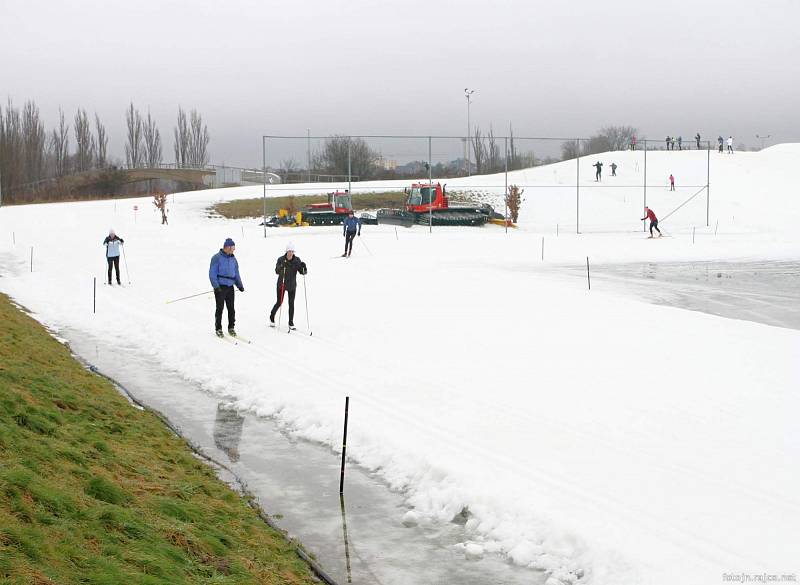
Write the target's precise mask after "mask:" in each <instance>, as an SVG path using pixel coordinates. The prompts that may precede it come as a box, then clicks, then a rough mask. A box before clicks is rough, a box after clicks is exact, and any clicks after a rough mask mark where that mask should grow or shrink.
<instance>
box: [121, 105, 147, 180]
mask: <svg viewBox="0 0 800 585" xmlns="http://www.w3.org/2000/svg"><path fill="white" fill-rule="evenodd" d="M125 123H126V125H127V127H128V134H127V142H126V143H125V162H126V164H127V165H128V168H131V169H137V168H139V167H141V166H142V163H143V162H144V148H143V141H142V116H141V114H140V113H139V110H137V109H135V108H134V107H133V103H131V105H130V106H129V107H128V109H127V110H125Z"/></svg>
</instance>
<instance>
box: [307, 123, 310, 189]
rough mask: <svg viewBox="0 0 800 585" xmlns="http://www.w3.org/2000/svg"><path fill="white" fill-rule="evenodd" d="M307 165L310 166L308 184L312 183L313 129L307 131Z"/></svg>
mask: <svg viewBox="0 0 800 585" xmlns="http://www.w3.org/2000/svg"><path fill="white" fill-rule="evenodd" d="M306 161H307V162H306V165H307V166H308V182H309V183H310V182H311V129H310V128H307V129H306Z"/></svg>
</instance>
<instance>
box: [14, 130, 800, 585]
mask: <svg viewBox="0 0 800 585" xmlns="http://www.w3.org/2000/svg"><path fill="white" fill-rule="evenodd" d="M712 155H716V153H712ZM636 156H641V153H609V154H604V155H596V156H592V157H587V158H585V159H583V160H582V161H581V172H582V182H585V184H582V185H581V192H582V195H581V197H582V207H581V216H582V217H584V218H585V221H586V223H585V224H584V225H583V228H582V231H584V232H585V233H584V235H582V236H580V237H578V236H576V235H575V234H574V233H572V234H570V233H569V232H568V229H567V228H568V226H569V222H573V223H572V229H573V231H574V215H575V213H574V212H575V209H574V204H575V202H574V193H572V194H567V193H565V190H564V189H557V188H556V189H547V188H539V189H530V190H529V191H526V193H525V197H526V201H525V203H524V204H523V208H522V216H521V221H520V228H519V229H518V230H510V231H509V233H508V234H505V233H504V230H503V229H502V228H496V227H494V226H487V227H485V228H482V229H476V228H457V229H451V228H435V229H434V232H433V234H429V233H428V232H427V228H421V227H417V228H412V229H410V230H406V229H403V230H400V231H399V232H398V235H397V236H396V235H395V230H394V228H393V227H385V226H378V227H372V226H365V227H364V231H363V234H364V235H363V236H362V237H364V238H365V239H369V244H368V245H369V249H370V251H371V252H372V254H371V255H370V254H369V253H367V251H366V248H365V246H363V245H361V244H360V243H359V241H358V239H357V241H356V244H355V247H354V256H353V258H351V259H350V260H349V261H348V262H336V258H332V257H331V256H332V252H333V251H338V250H340V248H341V246H342V243H343V240H342V238H341V237H340V232H339V231H338V229H336V228H305V229H302V230H288V229H273V230H269V231H268V232H267V237H266V238H264V236H263V231H262V229H261V228H258V227H257V226H255V225H254V223H255V222H254V221H252V220H248V221H228V220H223V219H219V218H208V217H206V214H205V212H204V210H205V208H206V207H207V206H208V205H210V204H211V203H213V202H216V201H217V200H219V199H220V198H224V199H233V198H239V197H247V196H250V197H252V196H260V195H261V187H257V188H249V187H243V188H235V189H225V190H216V191H204V192H196V193H188V194H178V195H177V196H176V197H175V203H174V204H172V205H171V206H170V207H171V213H170V225H169V226H164V227H162V226H160V225H158V217H157V216H156V214H155V213H153V214H152V216H151V215H150V214H147V213H140V214H139V216H138V218H137V220H136V223H134V217H133V214H132V212H131V210H130V207H132V205H133V204H134V203H138V204H140V205H141V206H142V208H143V209H145V208H147V205H146V203H145V204H143V201H145V200H141V199H140V200H122V201H118V202H117V203H118V205H117V206H116V208H118V211H117V213H114V209H115V206H114V203H113V202H108V201H106V202H87V203H70V204H51V205H36V206H24V207H12V208H3V209H2V210H0V228H2V229H1V230H0V234H4V235H5V234H9V233H10V232H11V230H14V231H15V236H16V246H12V245H11V237H10V235H9V237H8V238H5V239H6V240H7V242H0V269H2V278H0V290H3V291H4V292H7V293H9V294H11V295H12V296H13V297H14V298H15V299H16V300H17V301H18V302H20V303H22V304H24V305H25V306H27V307H28V308H30V309H31V310H33V311H34V313H35V316H36V317H37V318H38V319H40V320H41V321H42V322H44V323H46V324H48V325H50V326H52V327H54V328H55V329H56V330H57V329H58V328H60V327H72V328H75V329H77V330H80V331H85V332H86V333H89V334H92V335H98V336H103V337H105V338H106V339H111V340H113V342H114V343H115V344H117V345H118V347H119V359H125V354H126V353H127V352H128V351H132V352H145V353H148V354H150V355H152V356H154V357H157V358H158V359H159V360H160V361H162V362H163V363H164V365H165V366H166V367H168V368H170V369H172V370H174V371H176V372H178V373H180V374H181V375H183V376H184V377H185V378H186V379H188V380H190V381H192V382H194V383H197V384H200V385H202V386H203V387H204V388H206V389H207V390H208V391H211V392H214V393H216V394H219V395H220V396H224V397H229V398H230V399H231V400H232V401H233V402H235V404H236V405H237V406H238V407H240V408H244V409H249V410H252V411H253V412H255V413H257V414H260V415H263V416H270V417H274V418H275V419H276V420H278V421H279V422H280V423H281V424H282V425H285V428H287V429H288V430H290V431H291V432H292V433H294V434H296V435H297V436H301V437H303V438H306V439H310V440H314V441H318V442H320V443H322V444H325V445H329V446H330V447H331V448H332V449H333V450H335V451H338V450H339V449H340V443H341V434H340V433H341V422H342V421H341V417H342V409H343V402H344V396H345V395H349V396H350V397H351V420H350V434H349V437H348V456H349V457H351V458H352V459H353V460H354V461H356V462H358V463H359V464H360V465H362V466H364V467H366V468H368V469H371V470H373V471H375V472H376V473H378V474H379V475H380V476H381V477H383V478H384V479H385V481H386V482H387V483H388V484H389V485H390V486H391V487H393V488H395V489H398V490H403V491H404V493H405V494H406V497H407V501H408V504H409V506H412V507H413V508H414V511H415V513H416V514H418V515H419V517H420V518H421V519H422V521H424V522H449V521H450V520H451V519H452V518H453V517H454V516H455V515H457V514H458V513H459V512H461V510H462V509H464V508H467V509H468V510H469V519H468V521H467V529H468V531H469V533H470V534H471V536H472V538H471V540H470V541H468V542H466V543H464V544H465V545H466V546H464V550H465V551H467V550H469V551H471V552H470V554H474V553H475V551H476V550H481V551H485V552H488V553H500V554H504V555H506V556H507V557H508V558H509V559H511V560H512V561H513V562H515V563H517V564H520V565H523V566H530V567H533V568H537V569H543V570H546V571H547V572H548V574H549V575H551V576H552V577H553V578H557V579H559V580H561V581H562V582H563V583H568V582H576V581H578V579H577V577H576V575H578V574H580V573H583V574H584V577H583V578H581V579H579V581H580V582H584V583H591V584H597V585H600V584H612V583H613V584H614V585H619V584H625V583H642V582H647V583H654V584H662V583H663V584H667V583H674V582H675V578H676V576H680V580H681V582H682V583H698V584H699V583H708V582H713V581H716V580H718V579H719V578H720V573H722V572H735V571H742V570H745V571H747V572H752V573H756V572H762V571H767V572H770V571H772V572H776V571H778V572H780V571H782V572H792V571H795V572H797V571H798V569H800V567H798V566H797V564H796V563H797V555H796V552H797V549H796V543H797V542H800V528H799V527H800V496H798V494H800V477H798V473H797V470H796V466H795V465H794V463H793V462H795V461H796V460H797V456H798V455H800V436H799V435H798V431H797V422H796V413H797V412H798V407H800V398H798V396H797V392H796V388H797V387H798V386H799V385H800V384H798V383H799V382H800V375H799V374H798V368H797V365H796V364H797V363H798V357H800V332H798V331H793V330H788V329H780V328H775V327H769V326H765V325H759V324H755V323H749V322H744V321H737V320H733V319H723V318H718V317H713V316H709V315H705V314H702V313H695V312H690V311H683V310H679V309H674V308H670V307H662V306H654V305H649V304H645V303H642V302H638V301H636V300H634V299H630V298H627V297H626V296H625V295H620V294H618V293H614V292H613V291H604V290H602V287H599V288H600V290H597V288H598V287H595V289H596V290H592V291H591V292H587V291H586V290H585V283H581V282H580V281H579V280H578V279H576V278H574V276H573V275H564V274H561V273H559V271H558V269H554V268H553V266H558V265H577V266H580V265H581V264H584V263H585V257H586V256H587V255H589V256H590V257H591V259H592V261H593V262H604V263H615V262H616V263H621V262H634V261H646V262H675V261H681V260H704V259H720V258H729V259H744V258H762V259H767V260H769V259H775V260H778V259H784V258H789V259H796V258H798V257H800V237H799V236H798V235H797V234H796V233H794V232H792V231H791V229H790V228H791V226H792V225H793V224H794V225H796V223H797V220H798V219H800V206H799V205H798V204H797V203H796V201H795V199H794V194H793V191H792V189H791V187H790V186H791V185H792V183H791V176H790V175H791V172H793V169H794V166H793V165H796V162H797V161H798V160H800V147H798V146H797V145H781V146H778V147H773V148H770V149H767V150H766V151H763V152H762V153H752V154H751V153H738V154H737V155H735V156H732V157H727V158H726V157H724V156H720V157H716V156H712V191H711V193H712V195H711V197H712V199H711V203H712V206H711V209H712V216H711V222H710V223H711V227H710V228H705V225H704V224H705V205H706V203H705V199H704V198H701V197H698V198H697V199H696V200H694V201H693V202H691V203H690V204H688V205H686V206H685V207H683V208H682V209H681V210H680V211H679V212H677V213H676V214H675V215H673V216H671V217H670V218H669V219H668V220H667V221H666V222H664V228H665V230H667V229H668V230H670V232H671V233H672V234H673V235H674V238H670V239H666V238H665V239H664V240H660V241H647V240H644V239H643V238H644V234H643V233H642V232H641V231H639V230H637V228H639V229H640V228H641V223H640V222H639V221H638V219H639V217H641V197H640V195H641V194H640V193H638V192H637V191H635V190H632V189H631V188H629V187H626V188H620V189H613V188H604V189H594V190H593V189H592V183H593V178H594V175H593V171H594V169H593V168H591V166H590V164H587V163H590V160H589V159H595V158H597V159H599V160H602V161H603V162H606V163H608V162H611V161H612V160H614V161H616V162H617V164H619V165H620V167H619V169H618V177H615V178H614V179H615V180H617V181H620V182H622V183H624V184H625V185H630V184H634V183H635V182H636V181H638V180H641V174H640V173H637V172H636V171H635V170H634V168H635V167H634V166H633V164H632V161H633V160H634V158H635V157H636ZM705 156H706V155H705V153H702V152H701V153H697V152H688V151H684V152H678V153H663V152H656V153H649V154H648V175H649V176H653V177H658V176H659V173H661V174H664V176H667V175H668V174H669V172H674V173H675V174H676V177H678V179H679V181H681V180H682V181H683V183H684V184H686V183H689V182H691V183H692V184H701V183H700V181H702V183H704V182H705ZM591 162H594V161H593V160H591ZM584 167H585V168H584ZM511 175H512V176H511V177H510V180H509V184H513V183H518V184H522V185H525V184H528V183H530V184H534V183H536V182H541V183H552V182H554V176H555V180H556V182H561V183H562V184H569V181H570V180H572V178H573V177H574V163H569V162H565V163H559V164H557V165H551V166H549V167H538V168H536V169H528V170H524V171H516V172H514V173H512V174H511ZM610 182H611V178H610V177H606V178H604V183H606V184H609V183H610ZM494 183H498V184H500V185H502V183H503V180H502V176H500V178H498V177H497V176H495V177H471V178H466V179H457V180H448V190H451V191H455V190H458V189H459V188H463V189H468V188H469V185H470V184H472V185H487V184H494ZM399 184H400V186H402V183H399ZM396 186H397V184H396V183H393V182H383V183H374V184H368V185H360V184H359V185H358V187H357V188H356V189H355V190H354V191H355V194H356V196H357V194H358V189H359V188H363V190H374V189H379V188H396ZM334 187H335V186H332V185H324V186H320V187H319V189H320V191H321V192H324V191H326V190H329V189H332V188H334ZM481 191H482V192H484V196H485V197H486V198H489V199H492V198H495V199H496V198H497V197H498V194H499V193H501V192H502V187H499V190H498V189H493V188H485V187H481ZM275 194H283V193H282V192H279V191H275ZM684 195H685V193H684V192H680V193H678V194H675V193H673V194H669V192H668V191H666V190H658V189H652V190H651V189H649V190H648V203H649V204H650V205H651V207H653V208H654V209H655V210H656V213H657V214H658V215H659V216H660V217H663V216H664V215H666V213H668V212H669V211H670V210H671V209H672V208H674V207H677V205H678V204H680V203H681V202H682V201H683V199H685V197H688V195H685V196H684ZM682 198H683V199H682ZM776 209H777V210H779V213H777V214H776ZM716 221H719V233H718V235H717V236H713V230H714V227H715V225H716ZM556 224H558V225H559V236H558V237H556V236H555V231H556V227H555V226H556ZM700 225H702V226H703V227H702V228H701V230H699V231H698V234H697V243H696V244H692V233H691V232H692V228H693V227H695V226H700ZM110 227H114V228H115V229H116V231H117V232H118V233H120V234H121V236H122V237H123V238H125V241H126V250H125V251H126V254H127V261H128V265H129V268H130V269H131V274H130V279H131V281H132V286H130V287H128V286H126V287H124V288H118V287H104V286H98V290H97V306H98V313H97V314H96V315H92V312H91V307H92V278H93V277H94V276H97V277H98V280H100V282H103V281H104V277H105V270H106V265H105V260H104V258H103V248H102V246H101V245H100V242H102V239H103V237H104V236H105V234H106V232H107V230H108V229H109V228H110ZM701 232H702V233H701ZM226 236H232V237H233V238H234V239H235V240H236V241H237V251H236V255H237V257H238V258H239V262H240V266H241V271H242V277H243V280H244V284H245V288H246V292H245V293H243V294H239V293H238V292H237V296H236V310H237V330H240V331H241V333H242V334H243V335H245V336H246V337H247V338H248V339H250V340H252V342H253V343H252V344H244V343H240V344H238V345H233V344H232V343H220V342H219V340H218V339H216V338H214V336H213V331H212V319H213V297H212V295H210V294H209V295H206V296H201V297H199V298H197V299H192V300H187V301H182V302H179V303H175V304H170V305H167V304H165V301H166V300H168V299H171V298H177V297H181V296H185V295H188V294H192V293H194V292H197V291H198V290H204V289H208V288H210V287H209V285H208V279H207V272H208V262H209V260H210V258H211V255H212V254H213V253H214V252H215V251H216V250H217V249H218V248H219V245H220V243H221V241H222V239H224V237H226ZM543 236H544V237H545V240H546V248H545V262H542V261H541V258H540V253H541V249H540V245H541V238H542V237H543ZM290 239H291V240H293V241H294V243H295V244H296V246H297V248H298V251H297V252H298V255H299V256H300V257H301V258H302V259H303V260H304V261H306V262H307V263H308V265H309V275H308V280H307V285H308V295H309V298H308V300H309V310H310V320H311V324H312V325H313V330H314V335H313V336H312V337H308V336H306V335H303V336H296V335H287V334H286V331H285V330H283V329H281V330H274V329H270V328H268V327H267V312H268V311H269V309H270V307H271V306H272V303H273V302H274V297H275V292H274V279H275V275H274V271H273V268H274V263H275V259H276V258H277V257H278V256H279V255H280V254H281V252H282V251H283V248H284V246H285V244H286V242H287V241H288V240H290ZM30 246H34V248H35V254H34V272H33V273H31V272H30V271H29V266H28V262H29V257H28V255H29V253H30ZM121 268H122V270H123V278H125V280H126V281H127V275H126V274H125V272H124V270H125V265H124V263H121ZM593 284H594V281H593ZM691 290H692V287H691V286H689V285H687V287H686V291H687V292H688V293H690V292H691ZM757 300H758V299H757ZM285 310H286V309H284V311H285ZM287 319H288V315H286V314H284V315H283V322H284V323H286V321H287ZM295 321H296V323H297V324H298V327H299V328H300V329H301V330H303V329H304V328H305V327H306V325H307V324H306V318H305V304H304V300H303V282H302V280H298V294H297V301H296V313H295ZM267 456H268V455H267ZM793 564H794V566H793ZM712 580H713V581H712Z"/></svg>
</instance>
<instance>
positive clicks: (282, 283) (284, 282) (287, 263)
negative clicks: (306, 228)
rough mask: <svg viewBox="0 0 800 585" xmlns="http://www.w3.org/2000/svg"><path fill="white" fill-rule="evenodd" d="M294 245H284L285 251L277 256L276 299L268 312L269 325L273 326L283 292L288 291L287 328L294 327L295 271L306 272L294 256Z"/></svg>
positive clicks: (303, 264) (304, 265) (281, 302)
mask: <svg viewBox="0 0 800 585" xmlns="http://www.w3.org/2000/svg"><path fill="white" fill-rule="evenodd" d="M294 251H295V250H294V246H293V245H292V244H291V243H289V244H288V245H287V246H286V253H285V254H284V255H283V256H280V257H279V258H278V261H277V262H276V263H275V274H277V275H278V282H277V285H276V288H277V293H278V300H277V301H276V302H275V306H273V307H272V311H270V313H269V325H270V327H275V313H277V312H278V309H280V307H281V305H282V304H283V294H284V293H288V296H289V330H290V331H291V330H293V329H295V326H294V297H295V293H296V292H297V273H298V272H299V273H300V274H303V275H305V274H308V268H307V267H306V263H305V262H303V261H302V260H300V257H299V256H295V253H294Z"/></svg>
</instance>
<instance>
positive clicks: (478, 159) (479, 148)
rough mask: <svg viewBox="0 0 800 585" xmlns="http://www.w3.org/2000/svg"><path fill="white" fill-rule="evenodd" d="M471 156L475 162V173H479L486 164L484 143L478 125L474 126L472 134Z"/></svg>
mask: <svg viewBox="0 0 800 585" xmlns="http://www.w3.org/2000/svg"><path fill="white" fill-rule="evenodd" d="M472 154H473V155H474V156H473V157H472V158H473V159H474V161H473V162H474V163H475V174H477V175H480V174H481V173H482V172H483V171H484V169H485V166H486V143H485V142H484V140H483V134H482V133H481V128H480V126H475V133H474V134H473V135H472Z"/></svg>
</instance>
